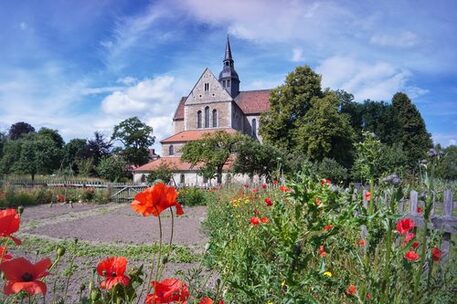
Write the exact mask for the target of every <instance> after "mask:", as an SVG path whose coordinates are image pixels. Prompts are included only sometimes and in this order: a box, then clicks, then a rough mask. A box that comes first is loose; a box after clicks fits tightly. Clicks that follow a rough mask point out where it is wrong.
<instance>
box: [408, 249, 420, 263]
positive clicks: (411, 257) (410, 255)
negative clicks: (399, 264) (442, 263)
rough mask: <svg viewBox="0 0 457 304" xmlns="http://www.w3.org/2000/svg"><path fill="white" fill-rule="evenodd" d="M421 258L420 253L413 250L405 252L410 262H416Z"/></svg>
mask: <svg viewBox="0 0 457 304" xmlns="http://www.w3.org/2000/svg"><path fill="white" fill-rule="evenodd" d="M419 258H420V257H419V255H418V254H417V253H416V252H414V251H412V250H410V251H408V252H407V253H405V259H406V260H408V261H410V262H416V261H417V260H419Z"/></svg>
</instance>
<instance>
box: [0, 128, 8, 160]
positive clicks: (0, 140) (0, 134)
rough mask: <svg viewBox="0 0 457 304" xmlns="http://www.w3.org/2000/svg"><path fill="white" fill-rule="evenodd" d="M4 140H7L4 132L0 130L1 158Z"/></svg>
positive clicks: (0, 156)
mask: <svg viewBox="0 0 457 304" xmlns="http://www.w3.org/2000/svg"><path fill="white" fill-rule="evenodd" d="M6 141H7V137H6V134H5V133H3V132H0V159H2V156H3V147H4V146H5V144H6Z"/></svg>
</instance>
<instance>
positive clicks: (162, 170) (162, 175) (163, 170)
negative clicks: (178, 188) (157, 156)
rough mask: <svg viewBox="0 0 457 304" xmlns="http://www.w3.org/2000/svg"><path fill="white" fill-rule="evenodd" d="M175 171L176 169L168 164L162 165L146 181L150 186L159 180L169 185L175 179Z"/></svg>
mask: <svg viewBox="0 0 457 304" xmlns="http://www.w3.org/2000/svg"><path fill="white" fill-rule="evenodd" d="M173 170H174V168H173V167H171V166H169V165H168V164H166V163H161V164H160V165H159V166H158V167H157V169H155V170H153V171H151V172H150V173H149V175H148V176H147V177H146V180H147V181H148V183H149V184H153V183H154V182H156V181H158V180H160V181H163V182H165V183H168V182H169V181H170V180H171V178H172V177H173Z"/></svg>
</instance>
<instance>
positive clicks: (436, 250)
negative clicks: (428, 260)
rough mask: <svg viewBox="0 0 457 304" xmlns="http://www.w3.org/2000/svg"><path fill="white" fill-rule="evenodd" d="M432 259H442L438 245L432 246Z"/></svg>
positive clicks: (437, 260)
mask: <svg viewBox="0 0 457 304" xmlns="http://www.w3.org/2000/svg"><path fill="white" fill-rule="evenodd" d="M432 260H434V261H435V262H439V261H440V260H441V250H440V249H439V248H438V247H433V248H432Z"/></svg>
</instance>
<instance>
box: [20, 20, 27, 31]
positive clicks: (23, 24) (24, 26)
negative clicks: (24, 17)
mask: <svg viewBox="0 0 457 304" xmlns="http://www.w3.org/2000/svg"><path fill="white" fill-rule="evenodd" d="M27 27H28V26H27V23H25V22H21V23H19V28H20V29H21V30H23V31H25V30H26V29H27Z"/></svg>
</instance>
